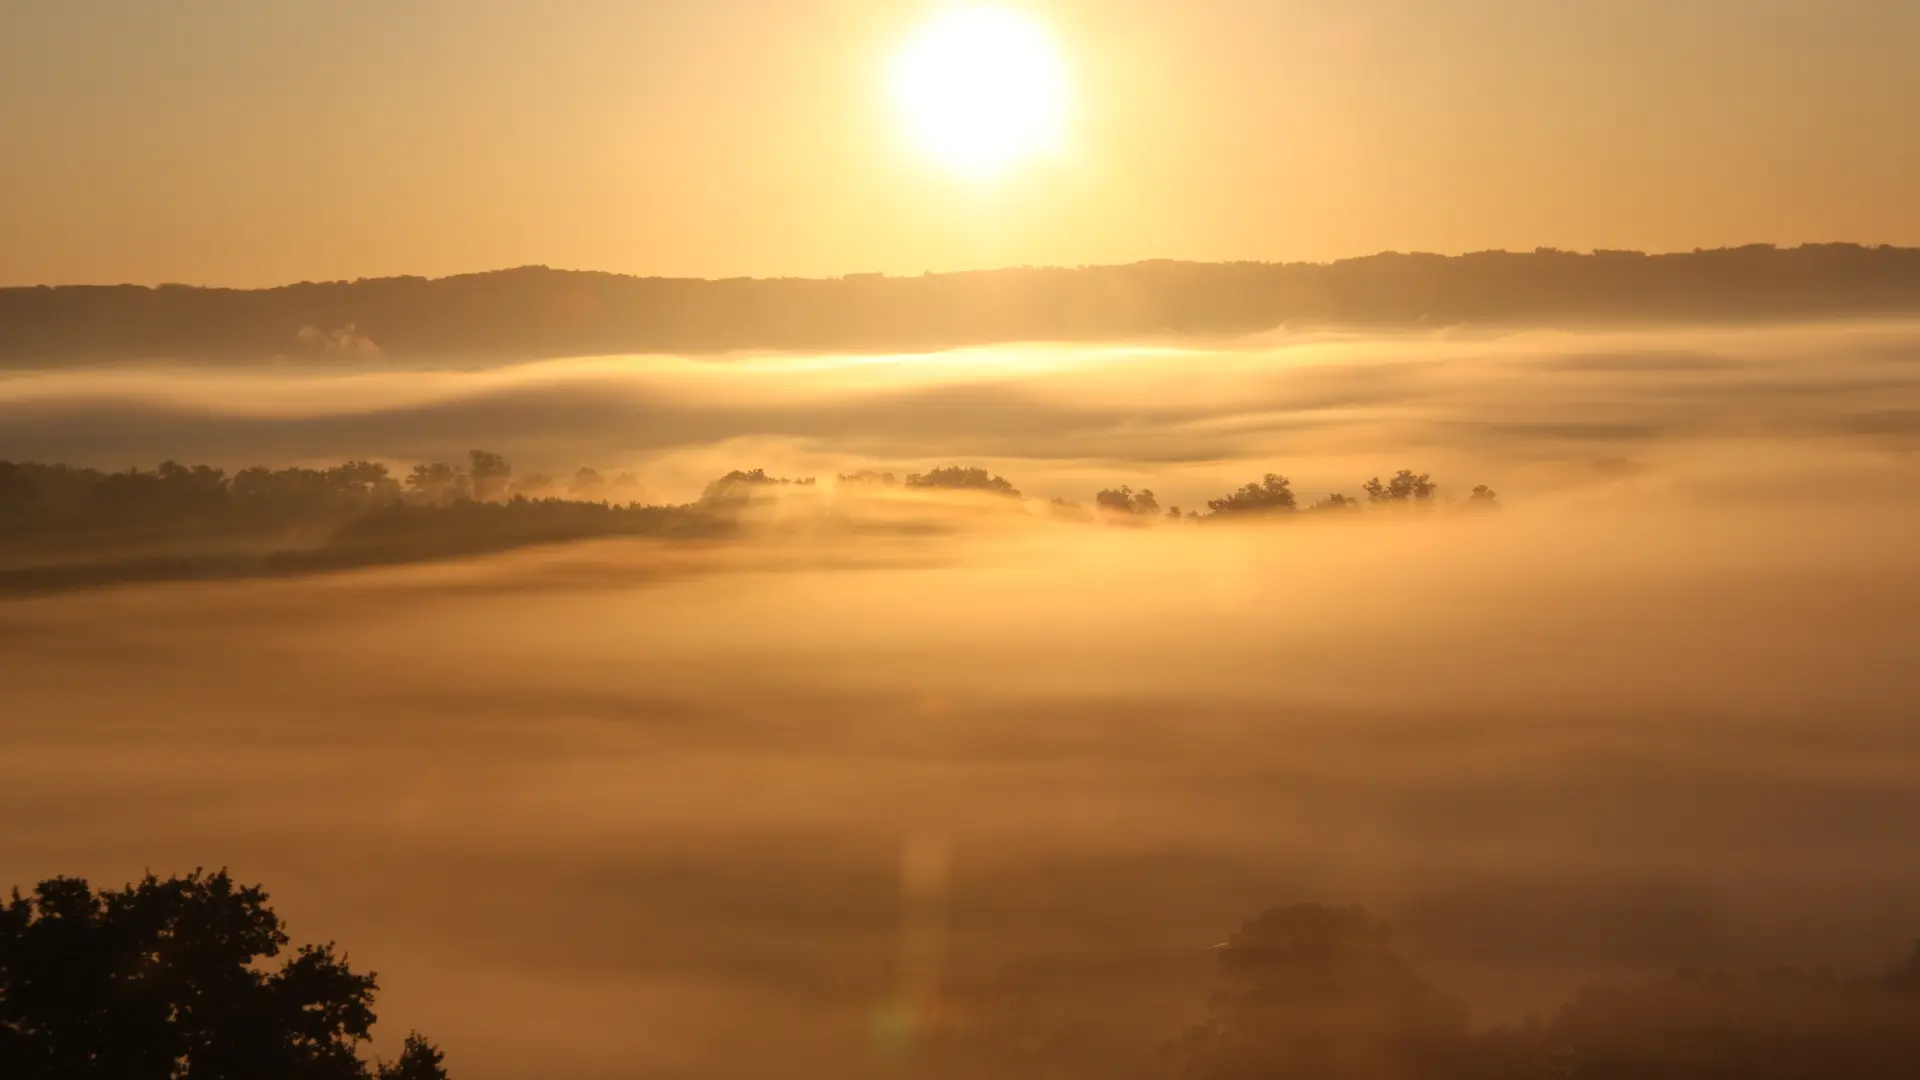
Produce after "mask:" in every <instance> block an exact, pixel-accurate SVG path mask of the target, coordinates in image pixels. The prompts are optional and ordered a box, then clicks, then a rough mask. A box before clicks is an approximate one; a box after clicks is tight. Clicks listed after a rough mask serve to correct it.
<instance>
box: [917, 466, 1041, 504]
mask: <svg viewBox="0 0 1920 1080" xmlns="http://www.w3.org/2000/svg"><path fill="white" fill-rule="evenodd" d="M907 486H908V487H912V488H941V489H945V490H948V491H985V492H990V493H992V494H994V495H1005V496H1007V497H1009V498H1014V499H1017V498H1019V497H1020V491H1019V489H1017V488H1015V487H1014V486H1013V484H1012V482H1010V481H1009V480H1007V478H1006V477H1004V476H995V475H993V474H991V473H989V472H987V470H985V469H977V468H969V467H966V466H961V465H948V466H944V467H942V468H938V469H931V470H929V471H927V472H924V473H914V474H913V475H911V476H909V477H907Z"/></svg>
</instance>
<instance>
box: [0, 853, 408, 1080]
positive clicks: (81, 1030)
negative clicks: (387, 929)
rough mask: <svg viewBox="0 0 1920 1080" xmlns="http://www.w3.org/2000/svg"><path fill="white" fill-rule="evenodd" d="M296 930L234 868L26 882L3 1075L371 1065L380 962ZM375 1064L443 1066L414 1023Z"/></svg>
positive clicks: (99, 1079) (153, 1074)
mask: <svg viewBox="0 0 1920 1080" xmlns="http://www.w3.org/2000/svg"><path fill="white" fill-rule="evenodd" d="M288 944H289V939H288V937H287V934H286V932H285V931H284V929H283V928H282V927H281V923H280V919H279V917H278V916H277V915H275V914H274V913H273V910H272V909H271V908H269V907H268V906H267V894H266V893H265V892H264V891H262V890H261V889H260V888H259V887H258V886H243V885H237V884H235V883H234V881H233V879H232V878H230V877H229V876H228V875H227V873H226V872H225V871H220V872H218V873H213V874H206V873H202V872H200V871H195V872H194V873H192V874H189V875H187V876H185V877H176V878H172V879H170V880H167V881H161V880H160V879H158V878H156V877H154V876H152V875H148V876H147V877H146V878H145V879H144V880H142V881H141V882H139V883H138V884H135V885H129V886H127V887H126V888H123V889H120V890H118V891H107V890H102V891H100V892H97V893H96V892H94V891H93V889H91V888H90V887H89V886H88V884H87V883H86V882H85V881H82V880H80V879H77V878H54V879H52V880H49V881H43V882H41V883H40V885H39V886H38V887H37V888H35V889H34V890H33V892H32V893H31V894H29V895H24V896H23V895H21V894H20V892H19V891H18V890H15V891H14V893H13V896H12V900H11V901H10V902H9V903H7V904H6V905H5V906H4V908H0V1076H4V1077H6V1078H8V1080H261V1078H267V1077H272V1078H274V1080H366V1078H368V1077H370V1076H373V1075H374V1074H373V1073H371V1072H370V1071H369V1069H368V1067H367V1065H366V1063H365V1062H363V1061H362V1060H361V1059H360V1057H359V1054H358V1049H359V1044H361V1043H362V1042H365V1041H366V1040H367V1039H368V1038H370V1034H371V1028H372V1027H373V1023H374V1019H375V1017H374V1012H373V998H374V991H375V988H376V984H375V982H374V977H373V975H372V974H371V973H368V974H364V975H362V974H359V973H357V972H355V971H353V970H352V969H351V968H350V967H349V966H348V965H347V959H346V957H345V956H344V955H336V954H335V952H334V947H333V946H332V945H331V944H327V945H303V946H300V947H299V948H297V949H295V950H293V951H292V952H291V954H290V955H286V956H285V958H284V959H280V958H281V957H282V955H283V953H284V952H285V950H286V949H287V946H288ZM275 959H280V963H279V964H278V965H277V966H274V965H268V964H266V963H263V962H264V961H269V960H275ZM416 1044H417V1046H416ZM394 1070H409V1071H394ZM378 1075H380V1076H382V1077H390V1076H401V1077H406V1078H407V1080H443V1078H444V1077H445V1072H444V1070H443V1069H441V1068H440V1056H439V1051H438V1050H437V1049H435V1048H434V1047H433V1046H432V1045H431V1044H429V1043H427V1042H426V1041H425V1040H424V1039H419V1038H418V1037H417V1036H416V1037H415V1038H414V1039H412V1040H409V1043H408V1051H407V1053H406V1054H403V1055H402V1057H401V1059H400V1060H399V1061H398V1062H396V1063H394V1065H393V1066H390V1067H382V1068H381V1069H380V1071H379V1074H378Z"/></svg>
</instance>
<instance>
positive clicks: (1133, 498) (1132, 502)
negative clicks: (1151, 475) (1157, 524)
mask: <svg viewBox="0 0 1920 1080" xmlns="http://www.w3.org/2000/svg"><path fill="white" fill-rule="evenodd" d="M1093 504H1094V505H1095V506H1097V507H1099V508H1100V509H1102V510H1105V511H1107V512H1109V513H1114V514H1137V515H1140V516H1143V517H1151V516H1153V515H1154V514H1158V513H1159V512H1160V501H1159V500H1158V499H1156V498H1154V496H1153V492H1152V491H1151V490H1148V489H1145V488H1143V489H1141V490H1140V491H1137V492H1136V491H1134V490H1133V489H1132V488H1131V487H1128V486H1127V485H1125V484H1122V485H1120V486H1119V487H1118V488H1108V489H1106V490H1104V491H1100V492H1097V493H1095V494H1094V496H1093Z"/></svg>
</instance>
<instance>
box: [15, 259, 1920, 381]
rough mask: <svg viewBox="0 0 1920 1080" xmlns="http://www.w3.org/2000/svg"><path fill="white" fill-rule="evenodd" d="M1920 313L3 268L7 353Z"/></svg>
mask: <svg viewBox="0 0 1920 1080" xmlns="http://www.w3.org/2000/svg"><path fill="white" fill-rule="evenodd" d="M1903 312H1904V313H1910V312H1920V249H1913V248H1894V247H1885V246H1882V247H1862V246H1859V245H1855V244H1813V245H1806V246H1802V247H1798V248H1791V249H1776V248H1774V247H1772V246H1770V245H1751V246H1748V247H1740V248H1728V249H1717V250H1712V251H1695V252H1689V253H1681V254H1666V255H1645V254H1642V253H1639V252H1632V251H1596V252H1593V253H1591V254H1579V253H1574V252H1563V251H1556V250H1553V249H1541V250H1538V251H1534V252H1531V253H1509V252H1500V251H1494V252H1480V253H1476V254H1471V255H1461V256H1452V257H1448V256H1440V255H1425V254H1400V253H1386V254H1381V255H1371V256H1367V257H1365V258H1358V259H1347V260H1343V261H1340V262H1334V263H1330V264H1317V263H1187V262H1174V261H1166V260H1162V261H1154V262H1143V263H1135V264H1132V265H1127V266H1101V267H1080V268H1022V269H1008V270H991V271H976V272H966V273H952V274H929V275H923V276H919V277H904V278H894V277H884V276H881V275H878V274H865V275H852V276H848V277H845V278H838V279H826V280H805V279H750V278H737V279H730V280H724V281H705V280H697V279H669V278H637V277H628V276H623V275H619V274H608V273H597V272H587V271H568V270H551V269H548V268H546V267H522V268H519V269H514V270H500V271H493V272H488V273H479V274H466V275H460V276H457V277H449V278H441V279H436V280H429V279H426V278H419V277H397V278H375V279H363V280H359V281H351V282H347V281H334V282H302V283H300V284H298V285H288V286H284V287H280V288H274V289H258V290H236V289H209V288H197V287H191V286H184V285H162V286H160V287H158V288H147V287H144V286H133V285H118V286H62V287H57V288H49V287H34V288H9V289H0V365H14V366H26V365H36V364H57V363H66V362H73V361H84V360H108V359H127V358H139V357H154V356H168V357H180V358H192V359H227V360H238V361H245V360H265V359H268V358H273V357H283V356H284V357H300V356H310V357H317V358H319V357H331V358H334V359H336V360H344V359H359V360H370V359H373V358H378V357H382V356H384V357H388V358H392V359H396V360H410V361H412V360H417V361H432V360H444V359H458V360H513V359H529V358H538V357H551V356H577V355H590V354H598V353H623V352H642V351H673V352H715V351H724V350H730V349H750V348H770V349H894V348H932V347H940V346H949V345H961V344H977V343H988V342H996V341H1011V340H1056V341H1059V340H1097V339H1108V338H1116V337H1139V336H1154V335H1169V334H1223V333H1225V334H1231V333H1244V332H1249V331H1258V330H1266V329H1271V328H1273V327H1275V326H1279V325H1281V324H1283V323H1285V324H1294V325H1330V324H1349V325H1374V326H1388V325H1407V324H1416V325H1417V324H1432V323H1458V322H1510V321H1544V320H1576V321H1583V320H1608V319H1634V320H1679V319H1754V318H1781V317H1807V316H1833V315H1865V314H1887V313H1903Z"/></svg>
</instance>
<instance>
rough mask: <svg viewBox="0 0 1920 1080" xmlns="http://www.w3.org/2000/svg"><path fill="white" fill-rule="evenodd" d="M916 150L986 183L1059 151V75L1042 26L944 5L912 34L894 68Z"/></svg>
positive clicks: (1064, 96) (1062, 88) (1063, 117)
mask: <svg viewBox="0 0 1920 1080" xmlns="http://www.w3.org/2000/svg"><path fill="white" fill-rule="evenodd" d="M893 93H894V99H895V103H896V104H897V105H898V106H899V109H900V114H901V119H902V120H903V121H904V122H905V124H906V128H907V134H908V135H909V136H910V137H911V138H912V140H913V142H914V144H915V145H916V146H917V147H918V148H919V149H920V150H921V151H922V152H924V153H926V154H927V155H928V156H929V157H931V158H932V159H933V160H935V161H937V162H939V163H940V164H941V165H943V166H945V167H946V168H949V169H952V170H953V171H955V172H957V173H960V174H962V175H965V176H970V177H977V178H983V179H984V178H991V177H995V176H999V175H1002V174H1004V173H1005V172H1007V171H1008V170H1009V169H1011V168H1013V167H1014V166H1016V165H1019V164H1021V163H1022V162H1025V161H1028V160H1030V159H1032V158H1035V157H1038V156H1041V155H1043V154H1050V153H1054V152H1057V151H1058V150H1059V149H1060V147H1061V144H1062V142H1063V140H1064V138H1065V134H1066V122H1067V104H1068V93H1067V73H1066V67H1065V65H1064V64H1063V63H1062V62H1061V59H1060V51H1059V49H1058V48H1057V47H1056V46H1055V44H1054V41H1053V37H1052V35H1050V34H1049V33H1048V32H1047V30H1046V28H1045V27H1044V26H1042V25H1040V24H1039V23H1038V22H1036V21H1034V20H1033V19H1032V18H1030V17H1028V16H1026V15H1023V14H1021V13H1019V12H1018V11H1015V10H1013V9H1011V8H1006V7H1000V6H992V5H977V4H967V5H964V6H959V7H951V8H947V9H945V10H943V11H941V12H940V13H939V14H937V15H935V16H933V17H932V18H931V19H929V20H928V21H927V22H926V23H925V24H924V25H923V26H921V27H920V29H919V30H918V31H917V32H915V34H914V35H913V37H912V38H910V39H909V40H908V41H907V43H906V44H905V46H904V47H902V49H901V50H900V53H899V55H898V56H897V57H896V58H895V59H894V65H893Z"/></svg>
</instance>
